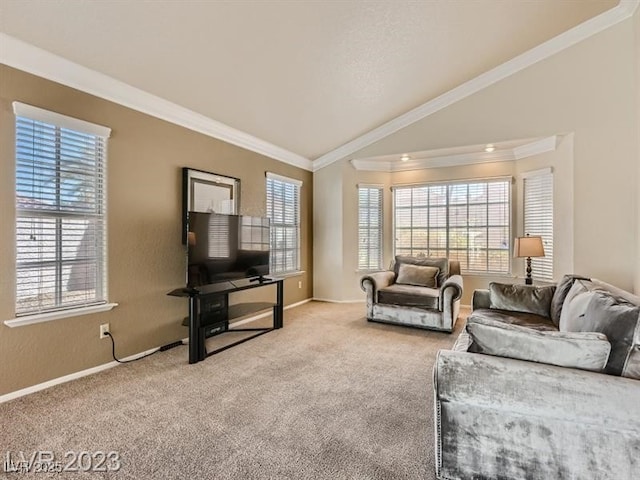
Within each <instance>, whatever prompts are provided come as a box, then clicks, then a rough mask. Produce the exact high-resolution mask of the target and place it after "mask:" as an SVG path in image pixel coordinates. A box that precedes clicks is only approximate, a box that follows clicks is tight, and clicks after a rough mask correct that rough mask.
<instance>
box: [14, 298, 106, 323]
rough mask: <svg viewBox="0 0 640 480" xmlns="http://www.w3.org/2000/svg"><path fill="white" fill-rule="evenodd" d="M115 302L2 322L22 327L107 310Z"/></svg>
mask: <svg viewBox="0 0 640 480" xmlns="http://www.w3.org/2000/svg"><path fill="white" fill-rule="evenodd" d="M117 306H118V304H117V303H103V304H101V305H92V306H90V307H81V308H73V309H69V310H60V311H57V312H49V313H40V314H37V315H26V316H24V317H18V318H12V319H11V320H5V321H4V324H5V325H6V326H7V327H11V328H13V327H23V326H25V325H33V324H36V323H43V322H49V321H51V320H58V319H60V318H69V317H77V316H79V315H88V314H90V313H99V312H107V311H109V310H111V309H112V308H114V307H117Z"/></svg>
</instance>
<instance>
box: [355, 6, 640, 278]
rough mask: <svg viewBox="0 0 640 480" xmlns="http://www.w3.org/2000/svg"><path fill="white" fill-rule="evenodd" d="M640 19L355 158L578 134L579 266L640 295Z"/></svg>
mask: <svg viewBox="0 0 640 480" xmlns="http://www.w3.org/2000/svg"><path fill="white" fill-rule="evenodd" d="M637 15H638V14H637V13H636V18H635V19H629V20H626V21H624V22H622V23H619V24H617V25H616V26H614V27H611V28H609V29H607V30H605V31H603V32H601V33H599V34H597V35H595V36H593V37H591V38H588V39H586V40H584V41H582V42H580V43H579V44H577V45H575V46H573V47H571V48H569V49H567V50H564V51H562V52H560V53H558V54H556V55H554V56H552V57H550V58H548V59H546V60H544V61H542V62H539V63H537V64H535V65H533V66H531V67H529V68H527V69H525V70H523V71H521V72H519V73H516V74H515V75H513V76H511V77H509V78H507V79H505V80H502V81H500V82H498V83H496V84H494V85H492V86H491V87H489V88H487V89H485V90H483V91H481V92H479V93H477V94H475V95H472V96H470V97H468V98H466V99H464V100H461V101H459V102H457V103H455V104H453V105H451V106H449V107H448V108H446V109H444V110H441V111H439V112H437V113H435V114H433V115H431V116H429V117H427V118H425V119H423V120H421V121H419V122H417V123H415V124H413V125H411V126H409V127H407V128H405V129H403V130H401V131H399V132H397V133H396V134H394V135H391V136H390V137H387V138H386V139H384V140H381V141H380V142H378V143H376V144H373V145H371V146H369V147H367V148H365V149H363V150H362V151H360V152H357V153H356V154H354V155H353V157H354V158H358V157H369V156H376V155H383V154H392V153H398V152H405V151H421V150H429V149H435V148H444V147H453V146H459V145H474V144H482V143H488V142H497V141H501V140H510V139H518V138H531V137H538V136H547V135H551V134H556V133H573V134H574V138H573V158H574V164H573V184H572V185H567V186H566V188H568V189H571V188H573V205H574V211H573V251H574V262H573V267H574V269H575V270H576V271H578V272H581V273H583V274H586V275H590V276H594V277H597V278H600V279H602V280H605V281H608V282H610V283H613V284H616V285H618V286H620V287H622V288H625V289H632V288H633V284H634V279H635V278H636V276H637V271H636V270H637V269H638V261H637V256H638V248H637V247H638V245H637V244H638V238H637V237H638V232H637V223H638V202H637V190H638V188H637V185H638V162H639V159H638V103H637V101H635V99H636V98H637V89H638V82H637V80H636V79H637V77H636V73H637V72H636V69H637V66H636V65H637V57H638V49H637V39H636V38H635V33H636V32H635V30H637V23H638V20H637ZM560 188H563V187H562V186H560ZM638 276H639V277H640V275H638Z"/></svg>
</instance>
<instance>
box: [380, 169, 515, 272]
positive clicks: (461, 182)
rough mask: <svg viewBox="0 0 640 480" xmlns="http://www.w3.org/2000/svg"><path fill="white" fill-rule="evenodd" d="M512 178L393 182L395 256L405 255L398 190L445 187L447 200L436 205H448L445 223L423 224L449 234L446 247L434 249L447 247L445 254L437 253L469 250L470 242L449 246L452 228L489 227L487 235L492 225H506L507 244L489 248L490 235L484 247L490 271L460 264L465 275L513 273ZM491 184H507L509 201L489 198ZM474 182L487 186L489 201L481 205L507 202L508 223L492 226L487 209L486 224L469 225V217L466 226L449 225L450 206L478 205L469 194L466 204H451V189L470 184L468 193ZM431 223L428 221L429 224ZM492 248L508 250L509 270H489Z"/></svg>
mask: <svg viewBox="0 0 640 480" xmlns="http://www.w3.org/2000/svg"><path fill="white" fill-rule="evenodd" d="M513 180H514V179H513V177H512V176H500V177H489V178H486V177H485V178H470V179H462V180H453V181H442V182H425V183H417V184H407V185H394V186H392V187H391V189H392V192H393V195H392V219H393V225H392V232H393V255H394V256H396V255H402V253H398V239H397V237H398V234H397V231H398V228H399V227H398V226H397V212H398V206H397V197H396V193H397V191H398V190H400V189H412V188H424V187H436V188H437V187H440V188H442V187H444V188H446V202H445V204H443V205H439V204H438V205H435V206H436V207H440V208H442V207H444V208H445V226H443V227H430V226H427V227H423V228H422V229H423V230H430V229H433V228H437V229H439V230H443V231H444V232H445V235H446V240H445V246H444V247H439V248H433V250H444V254H443V255H437V256H439V257H441V256H446V257H447V258H450V252H451V251H452V250H456V251H467V252H468V251H469V244H467V247H466V248H465V249H461V248H452V247H451V245H450V235H451V229H452V228H467V229H469V228H475V229H486V230H487V234H489V228H506V229H507V238H506V247H505V248H500V249H497V248H490V247H489V239H488V238H487V246H486V248H484V250H485V251H486V252H487V259H486V265H487V270H478V269H473V270H471V269H469V268H468V266H467V268H464V267H463V266H462V265H461V271H462V273H464V274H465V275H490V276H510V275H511V272H512V259H511V257H512V253H513V249H512V245H511V243H512V238H513V234H512V232H513V218H512V212H513V208H514V199H513ZM491 183H504V184H505V185H506V187H507V195H506V197H507V200H506V202H504V201H503V202H496V201H490V199H489V196H488V195H489V191H488V185H489V184H491ZM471 184H486V185H487V187H486V188H487V200H486V201H485V202H484V203H480V204H482V205H487V208H488V206H489V205H491V204H504V203H506V204H507V208H506V222H507V223H506V225H490V224H489V216H488V215H489V213H488V212H487V219H486V222H485V224H484V225H476V226H473V227H472V226H470V225H469V220H467V226H466V227H462V226H460V227H456V226H452V225H450V218H451V210H452V209H451V207H452V206H454V207H455V206H457V207H460V206H464V205H466V206H467V211H468V207H469V206H470V205H474V204H478V203H477V202H473V203H471V202H469V199H468V197H467V201H466V203H461V204H452V203H451V201H450V197H451V194H450V188H451V187H454V186H460V185H465V186H467V192H468V188H469V185H471ZM413 205H414V204H413V203H412V205H411V208H412V209H413V208H414V206H413ZM427 208H431V205H430V203H429V206H428V207H427ZM427 225H428V224H427ZM403 229H408V228H406V227H405V228H403ZM411 230H413V227H411ZM411 249H412V250H413V246H412V247H411ZM419 249H420V250H424V248H419ZM430 249H431V248H430V247H428V248H427V250H430ZM493 250H496V251H497V250H504V251H506V252H507V257H506V262H507V269H506V270H504V271H500V270H489V269H488V267H489V252H490V251H493ZM452 260H456V258H452Z"/></svg>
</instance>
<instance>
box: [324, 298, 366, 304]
mask: <svg viewBox="0 0 640 480" xmlns="http://www.w3.org/2000/svg"><path fill="white" fill-rule="evenodd" d="M313 301H314V302H327V303H365V302H366V300H365V299H364V298H363V299H362V300H333V299H331V298H316V297H314V298H313Z"/></svg>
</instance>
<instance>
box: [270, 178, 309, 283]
mask: <svg viewBox="0 0 640 480" xmlns="http://www.w3.org/2000/svg"><path fill="white" fill-rule="evenodd" d="M301 186H302V182H301V181H299V180H294V179H291V178H287V177H282V176H280V175H276V174H274V173H267V217H269V219H270V220H271V273H274V274H283V273H293V272H298V271H300V187H301Z"/></svg>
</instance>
